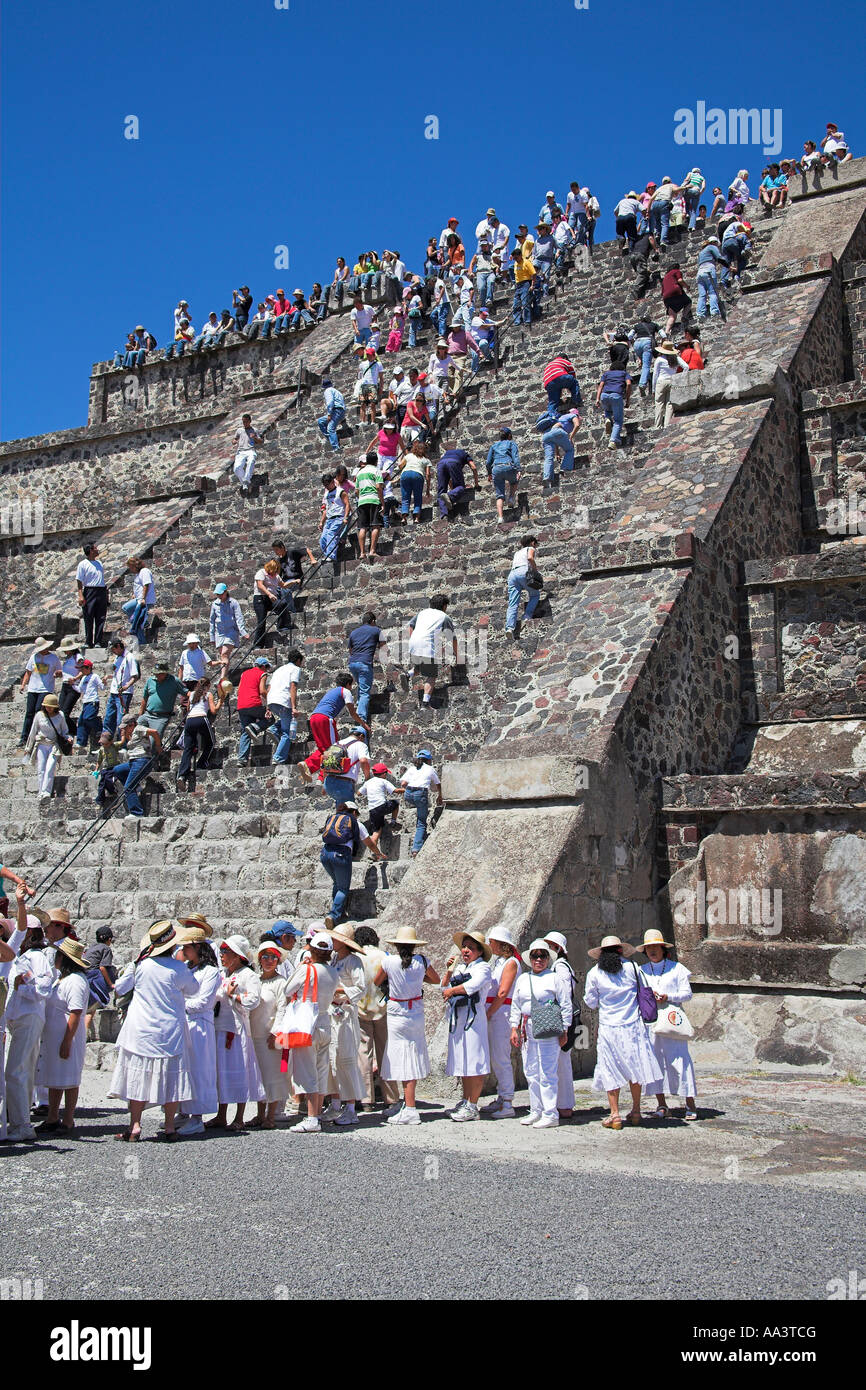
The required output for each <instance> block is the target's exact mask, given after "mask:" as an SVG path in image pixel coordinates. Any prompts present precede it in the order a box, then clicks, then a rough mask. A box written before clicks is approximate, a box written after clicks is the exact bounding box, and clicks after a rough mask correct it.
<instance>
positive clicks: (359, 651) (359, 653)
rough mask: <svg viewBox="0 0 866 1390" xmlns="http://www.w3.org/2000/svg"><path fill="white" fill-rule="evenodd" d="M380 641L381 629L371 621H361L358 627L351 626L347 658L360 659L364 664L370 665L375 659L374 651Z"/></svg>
mask: <svg viewBox="0 0 866 1390" xmlns="http://www.w3.org/2000/svg"><path fill="white" fill-rule="evenodd" d="M381 641H382V629H381V628H380V627H376V626H375V625H374V624H373V623H361V625H360V627H356V628H353V630H352V631H351V632H350V633H349V660H350V661H360V662H362V663H363V664H364V665H365V666H372V665H373V662H374V661H375V660H376V652H377V651H378V649H379V643H380V642H381Z"/></svg>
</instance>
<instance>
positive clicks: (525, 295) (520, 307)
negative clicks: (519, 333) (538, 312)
mask: <svg viewBox="0 0 866 1390" xmlns="http://www.w3.org/2000/svg"><path fill="white" fill-rule="evenodd" d="M531 292H532V281H531V280H521V281H520V284H519V285H518V284H515V286H514V303H513V304H512V306H511V314H512V318H513V319H514V322H515V323H516V324H521V323H530V322H531V319H532V313H531V301H530V295H531Z"/></svg>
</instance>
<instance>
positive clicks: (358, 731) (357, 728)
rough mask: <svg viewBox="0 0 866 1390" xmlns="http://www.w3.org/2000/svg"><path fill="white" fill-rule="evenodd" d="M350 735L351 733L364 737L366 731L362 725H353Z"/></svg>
mask: <svg viewBox="0 0 866 1390" xmlns="http://www.w3.org/2000/svg"><path fill="white" fill-rule="evenodd" d="M352 733H353V734H364V736H365V737H366V734H367V730H366V729H365V728H364V725H363V724H355V725H354V726H353V728H352Z"/></svg>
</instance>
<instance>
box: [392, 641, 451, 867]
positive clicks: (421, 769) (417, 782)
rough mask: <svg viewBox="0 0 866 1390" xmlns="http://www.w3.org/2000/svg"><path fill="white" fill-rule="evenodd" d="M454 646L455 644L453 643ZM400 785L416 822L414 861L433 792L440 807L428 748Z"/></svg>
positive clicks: (423, 837)
mask: <svg viewBox="0 0 866 1390" xmlns="http://www.w3.org/2000/svg"><path fill="white" fill-rule="evenodd" d="M455 646H456V643H455ZM400 785H401V787H403V789H404V790H403V804H404V805H405V806H414V807H415V814H416V816H417V821H416V824H415V836H414V839H413V841H412V848H411V850H410V851H409V853H410V855H411V857H412V858H413V859H414V858H415V856H416V855H417V853H418V851H419V850H420V848H421V846H422V845H423V843H424V841H425V840H426V839H427V820H428V818H429V815H430V793H431V791H435V792H436V795H437V799H438V800H437V804H438V805H439V806H442V805H443V804H444V803H443V800H442V784H441V783H440V781H439V778H438V777H437V775H436V772H435V770H434V768H433V754H432V753H431V752H430V750H429V748H421V749H420V750H419V751H418V752H417V753H416V754H415V761H414V764H412V765H411V766H410V767H407V768H406V770H405V771H404V773H403V776H402V777H401V778H400Z"/></svg>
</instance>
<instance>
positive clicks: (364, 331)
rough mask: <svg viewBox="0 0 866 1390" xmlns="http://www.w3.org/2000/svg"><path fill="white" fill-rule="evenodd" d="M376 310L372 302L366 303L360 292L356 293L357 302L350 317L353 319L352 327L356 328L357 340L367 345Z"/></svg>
mask: <svg viewBox="0 0 866 1390" xmlns="http://www.w3.org/2000/svg"><path fill="white" fill-rule="evenodd" d="M375 315H376V310H375V309H374V308H373V306H372V305H371V304H365V303H364V301H363V299H362V298H361V296H360V294H356V295H355V302H354V304H353V306H352V312H351V314H350V315H349V318H350V319H351V320H352V327H353V329H354V330H355V342H356V343H363V344H364V345H365V346H366V344H367V343H369V341H370V330H371V325H372V323H373V319H374V317H375Z"/></svg>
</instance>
